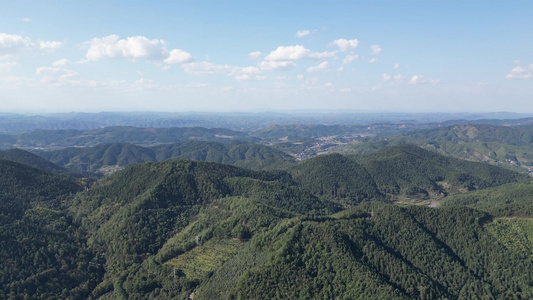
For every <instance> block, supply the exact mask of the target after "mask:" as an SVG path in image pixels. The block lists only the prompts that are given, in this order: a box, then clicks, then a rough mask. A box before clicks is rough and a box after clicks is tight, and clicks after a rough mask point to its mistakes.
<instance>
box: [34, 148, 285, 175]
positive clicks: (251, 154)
mask: <svg viewBox="0 0 533 300" xmlns="http://www.w3.org/2000/svg"><path fill="white" fill-rule="evenodd" d="M36 153H38V154H39V155H40V156H42V157H44V158H46V159H48V160H50V161H51V162H53V163H55V164H58V165H61V166H64V167H66V168H70V169H74V170H78V171H89V172H104V173H105V170H106V169H109V168H111V169H113V168H117V167H118V168H121V167H125V166H129V165H132V164H136V163H141V162H149V161H152V162H153V161H164V160H168V159H172V158H187V159H192V160H199V161H211V162H220V163H225V164H233V165H238V166H242V167H248V168H252V169H266V168H274V167H281V166H284V165H285V164H289V163H291V162H293V161H294V160H293V158H292V157H290V156H289V155H287V154H285V153H284V152H282V151H279V150H276V149H273V148H272V147H268V146H264V145H259V144H250V143H242V142H232V143H216V142H206V141H195V140H191V141H184V142H181V143H175V144H164V145H158V146H153V147H141V146H137V145H132V144H126V143H112V144H101V145H98V146H95V147H87V148H65V149H61V150H55V151H38V152H36Z"/></svg>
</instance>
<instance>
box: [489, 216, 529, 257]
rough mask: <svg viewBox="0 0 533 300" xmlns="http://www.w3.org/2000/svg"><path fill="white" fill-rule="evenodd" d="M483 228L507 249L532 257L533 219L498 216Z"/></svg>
mask: <svg viewBox="0 0 533 300" xmlns="http://www.w3.org/2000/svg"><path fill="white" fill-rule="evenodd" d="M485 228H486V229H487V231H488V232H489V233H490V234H491V235H493V236H494V237H495V238H496V239H497V240H498V242H500V243H502V244H503V245H504V246H505V247H507V248H508V249H510V250H512V251H513V252H518V253H520V254H523V255H524V256H527V257H529V258H530V259H533V219H519V218H500V219H496V220H495V221H494V222H492V223H490V224H488V225H487V226H486V227H485Z"/></svg>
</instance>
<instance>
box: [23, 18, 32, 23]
mask: <svg viewBox="0 0 533 300" xmlns="http://www.w3.org/2000/svg"><path fill="white" fill-rule="evenodd" d="M21 21H22V22H24V23H30V22H31V19H30V18H22V19H21Z"/></svg>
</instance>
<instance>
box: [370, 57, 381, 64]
mask: <svg viewBox="0 0 533 300" xmlns="http://www.w3.org/2000/svg"><path fill="white" fill-rule="evenodd" d="M378 61H379V59H377V58H371V59H370V60H369V61H368V62H369V63H371V64H373V63H376V62H378Z"/></svg>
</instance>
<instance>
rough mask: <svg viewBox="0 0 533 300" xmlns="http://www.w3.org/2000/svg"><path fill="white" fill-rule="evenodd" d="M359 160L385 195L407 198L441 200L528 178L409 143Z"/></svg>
mask: <svg viewBox="0 0 533 300" xmlns="http://www.w3.org/2000/svg"><path fill="white" fill-rule="evenodd" d="M357 161H358V162H359V163H360V164H361V165H363V166H364V167H365V169H366V170H367V171H368V172H369V173H370V174H371V175H372V177H373V178H374V181H375V183H376V185H377V186H378V188H379V189H380V190H381V191H382V192H383V193H387V194H392V195H403V196H407V197H422V198H425V197H437V198H438V197H442V196H446V195H447V194H449V193H456V192H460V191H468V190H476V189H483V188H487V187H491V186H498V185H501V184H504V183H509V182H514V181H517V180H520V179H521V178H522V179H523V178H526V176H524V175H520V174H518V173H516V172H513V171H510V170H504V169H502V168H499V167H495V166H491V165H487V164H483V163H475V162H469V161H464V160H459V159H456V158H452V157H447V156H443V155H440V154H438V153H435V152H432V151H428V150H424V149H422V148H419V147H416V146H414V145H409V144H406V145H401V146H396V147H389V148H385V149H383V150H380V151H377V152H374V153H371V154H368V155H364V156H361V157H358V158H357Z"/></svg>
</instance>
